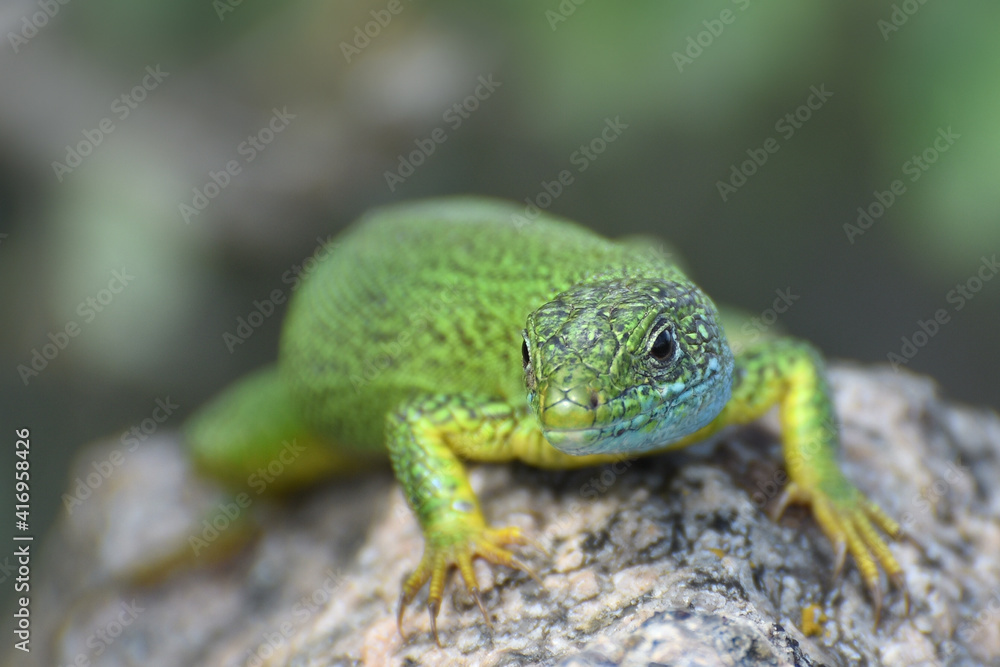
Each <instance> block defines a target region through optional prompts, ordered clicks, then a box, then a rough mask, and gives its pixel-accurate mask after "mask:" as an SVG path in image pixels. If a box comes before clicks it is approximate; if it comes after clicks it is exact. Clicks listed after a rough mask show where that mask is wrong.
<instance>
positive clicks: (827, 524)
mask: <svg viewBox="0 0 1000 667" xmlns="http://www.w3.org/2000/svg"><path fill="white" fill-rule="evenodd" d="M836 491H837V492H836V494H834V493H829V492H827V491H826V490H824V489H821V488H818V486H816V487H813V488H806V487H805V486H803V485H801V484H798V483H796V482H791V483H789V485H788V486H787V488H786V489H785V492H784V493H783V495H782V497H781V499H779V502H778V505H779V508H780V509H781V510H784V507H785V506H786V505H788V504H789V503H790V502H801V503H807V504H808V505H810V506H811V508H812V513H813V516H815V517H816V522H817V523H819V525H820V528H822V529H823V532H824V533H825V534H826V536H827V537H828V538H829V539H830V541H831V542H833V545H834V549H835V573H836V576H839V574H840V572H841V570H842V568H843V566H844V561H845V560H846V556H847V553H848V552H850V554H851V556H852V557H853V558H854V562H855V564H856V565H857V568H858V570H859V571H860V572H861V577H862V578H863V579H864V581H865V586H866V587H867V588H868V591H869V593H870V594H871V596H872V601H873V603H874V607H875V625H876V626H878V623H879V620H880V619H881V615H882V594H883V591H882V586H881V584H880V582H879V567H880V566H881V569H882V570H883V571H884V572H885V573H886V576H887V577H888V578H889V580H890V581H891V582H892V583H893V585H894V586H895V587H897V588H898V589H900V590H901V591H902V593H903V599H904V603H905V607H906V613H907V614H908V613H909V609H910V596H909V593H908V592H907V590H906V583H905V580H904V577H903V568H902V567H901V566H900V565H899V563H898V562H897V561H896V558H895V557H894V556H893V555H892V552H891V551H890V550H889V546H888V545H887V544H886V542H885V540H884V539H883V538H882V536H881V535H880V534H879V532H878V531H877V530H876V526H877V527H878V528H879V529H880V530H881V531H882V532H884V533H885V534H886V535H888V536H889V538H890V539H897V538H898V537H899V536H900V534H901V532H902V531H901V530H900V527H899V524H898V523H896V522H895V521H893V520H892V519H891V518H889V516H888V515H887V514H886V513H885V512H884V511H882V509H881V508H880V507H879V506H878V505H876V504H875V503H873V502H872V501H870V500H868V499H867V498H865V496H864V495H863V494H862V493H861V492H860V491H858V490H857V489H856V488H854V487H853V486H850V485H849V484H847V482H846V481H844V483H843V484H842V485H841V486H838V487H837V489H836Z"/></svg>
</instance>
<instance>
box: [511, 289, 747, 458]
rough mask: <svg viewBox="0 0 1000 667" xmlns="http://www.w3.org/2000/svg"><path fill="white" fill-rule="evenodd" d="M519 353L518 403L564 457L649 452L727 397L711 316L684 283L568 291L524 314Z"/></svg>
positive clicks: (727, 356) (724, 351)
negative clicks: (522, 400)
mask: <svg viewBox="0 0 1000 667" xmlns="http://www.w3.org/2000/svg"><path fill="white" fill-rule="evenodd" d="M521 351H522V356H523V362H524V375H525V386H526V389H527V393H528V404H529V405H530V406H531V409H532V411H533V412H534V414H535V416H536V417H537V418H538V421H539V424H540V425H541V427H542V431H543V433H544V435H545V438H546V439H547V440H548V441H549V443H550V444H551V445H552V446H553V447H555V448H556V449H558V450H560V451H562V452H565V453H567V454H575V455H585V454H610V453H636V454H637V453H641V452H644V451H649V450H652V449H656V448H658V447H661V446H664V445H667V444H669V443H670V442H672V441H674V440H677V439H679V438H682V437H684V436H686V435H688V434H690V433H693V432H695V431H697V430H698V429H700V428H701V427H703V426H705V425H706V424H708V423H709V422H710V421H711V420H712V419H713V418H714V417H715V416H716V415H717V414H718V413H719V412H720V411H721V410H722V408H723V406H725V404H726V402H727V401H728V400H729V396H730V386H731V382H732V373H733V355H732V352H731V351H730V349H729V345H728V343H727V342H726V336H725V334H724V332H723V331H722V327H721V325H720V324H719V323H718V313H717V311H716V309H715V306H714V305H713V304H712V302H711V300H709V298H708V297H707V296H706V295H705V294H704V293H703V292H702V291H701V290H700V289H698V288H697V287H696V286H695V285H694V284H692V283H690V282H686V281H674V280H670V281H667V280H655V279H616V280H607V281H594V282H587V283H583V284H580V285H577V286H575V287H573V288H572V289H570V290H567V291H566V292H563V293H562V294H559V295H558V296H557V297H556V298H555V299H553V300H552V301H549V302H548V303H546V304H545V305H543V306H542V307H541V308H539V309H538V310H536V311H535V312H533V313H532V314H531V315H529V316H528V322H527V326H526V328H525V330H524V344H523V346H522V350H521Z"/></svg>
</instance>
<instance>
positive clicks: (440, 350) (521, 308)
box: [279, 198, 679, 448]
mask: <svg viewBox="0 0 1000 667" xmlns="http://www.w3.org/2000/svg"><path fill="white" fill-rule="evenodd" d="M523 213H524V212H523V209H520V208H518V207H516V206H514V205H512V204H509V203H506V202H499V201H492V200H488V199H485V200H484V199H482V198H452V199H445V200H442V199H437V200H433V201H427V202H418V203H416V204H408V205H404V206H394V207H385V208H381V209H377V210H375V211H373V212H372V213H370V214H369V215H368V216H366V217H365V218H363V219H362V220H361V221H359V222H358V224H357V225H356V226H355V227H354V228H352V229H350V230H348V231H347V232H346V233H344V234H343V235H341V237H340V238H339V240H338V243H336V244H335V245H334V247H333V249H332V252H331V254H330V255H329V257H328V258H327V259H326V260H325V261H324V262H323V263H322V264H321V265H320V266H319V267H317V269H316V270H315V271H314V273H313V274H311V275H310V276H309V279H308V280H307V281H305V283H304V284H303V285H302V287H301V288H300V290H299V292H298V293H297V294H296V298H295V299H294V300H293V302H292V304H291V306H290V308H289V313H288V316H287V319H286V321H285V329H284V332H283V337H282V347H281V355H280V362H279V364H280V367H281V370H282V373H283V374H284V377H285V378H286V380H287V381H288V382H289V384H290V386H291V387H292V389H293V392H294V394H295V395H296V396H297V398H298V399H299V400H300V401H301V405H302V407H303V409H304V411H305V412H304V415H305V419H306V421H307V423H308V424H309V425H310V427H311V428H313V429H314V430H316V432H317V434H320V435H323V436H326V437H329V438H331V439H333V440H335V441H336V442H337V443H338V444H341V445H347V446H357V447H363V448H375V447H379V448H381V447H383V445H384V437H385V436H384V424H385V415H386V414H387V413H388V412H389V411H390V410H391V409H392V408H394V407H395V406H396V405H398V404H399V403H400V402H401V400H402V399H404V398H405V397H407V396H409V395H413V394H414V393H419V392H424V393H427V394H478V395H481V396H486V397H494V398H498V399H504V400H507V401H508V402H510V403H511V404H512V405H526V402H525V388H524V378H523V371H522V362H521V344H522V338H521V332H522V330H523V329H524V326H525V323H526V320H527V317H528V315H529V314H530V313H531V312H532V311H534V310H535V309H536V308H538V307H540V306H541V305H543V304H544V303H546V302H547V301H549V300H551V299H552V298H553V297H555V296H556V295H557V294H559V293H560V292H562V291H564V290H566V289H568V288H569V287H571V286H573V285H575V284H577V283H579V282H581V281H582V280H584V279H586V278H589V277H594V276H599V275H601V276H609V277H614V276H629V275H631V276H645V275H658V276H661V277H670V276H673V275H674V274H675V272H676V269H675V268H673V267H672V266H671V265H669V264H668V263H667V261H666V260H665V259H663V258H662V257H660V256H657V254H656V252H655V251H654V250H653V249H651V248H650V249H647V250H645V251H642V250H641V249H638V248H637V247H635V246H629V245H621V244H617V243H613V242H610V241H608V240H607V239H604V238H602V237H600V236H598V235H596V234H594V233H593V232H590V231H589V230H587V229H584V228H582V227H579V226H577V225H575V224H573V223H570V222H567V221H564V220H560V219H557V218H554V217H550V216H540V217H539V218H537V219H536V220H535V221H533V222H532V223H530V224H528V225H525V226H523V227H522V228H521V229H520V230H518V229H517V227H516V226H515V224H514V221H513V216H514V215H523ZM678 275H679V274H678Z"/></svg>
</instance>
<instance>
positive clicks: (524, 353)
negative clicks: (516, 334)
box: [521, 341, 531, 370]
mask: <svg viewBox="0 0 1000 667" xmlns="http://www.w3.org/2000/svg"><path fill="white" fill-rule="evenodd" d="M521 363H522V364H523V367H524V369H525V370H527V368H528V366H530V365H531V355H529V354H528V341H523V342H522V343H521Z"/></svg>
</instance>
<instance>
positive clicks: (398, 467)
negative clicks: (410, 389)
mask: <svg viewBox="0 0 1000 667" xmlns="http://www.w3.org/2000/svg"><path fill="white" fill-rule="evenodd" d="M518 421H519V420H518V416H517V414H516V411H515V410H514V409H513V408H512V407H511V406H509V405H506V404H504V403H501V402H496V401H488V400H483V399H478V398H476V397H469V396H423V397H417V398H413V399H410V400H408V401H405V402H404V403H403V404H402V405H400V406H399V407H398V408H397V409H396V410H395V411H394V412H392V413H390V414H389V415H388V417H387V424H386V438H387V441H388V449H389V456H390V459H391V461H392V467H393V470H394V471H395V474H396V478H397V479H398V480H399V482H400V484H401V485H402V487H403V493H404V494H405V496H406V500H407V503H408V504H409V505H410V508H411V509H412V510H413V512H414V514H416V516H417V519H418V521H419V522H420V528H421V531H422V532H423V536H424V554H423V558H422V559H421V561H420V564H419V565H418V566H417V569H416V570H415V571H414V572H413V574H411V575H410V576H409V578H408V579H407V580H406V581H405V582H404V584H403V591H402V595H401V596H400V601H399V609H398V613H397V623H398V624H399V626H400V634H402V618H403V611H404V609H405V607H406V605H407V604H409V603H410V602H411V601H412V600H413V598H414V597H415V596H416V594H417V592H418V591H419V590H420V589H421V588H423V586H424V584H425V583H427V582H428V580H429V581H430V590H429V593H428V601H427V607H428V611H429V613H430V618H431V630H432V632H433V633H434V639H435V641H437V642H438V644H440V640H439V639H438V634H437V625H436V622H435V619H436V617H437V613H438V611H439V610H440V607H441V597H442V594H443V592H444V585H445V577H446V575H447V573H448V571H449V570H450V569H451V568H452V567H457V568H458V570H459V572H460V573H461V575H462V579H463V580H464V582H465V586H466V588H467V589H468V591H469V593H470V594H471V595H472V597H473V598H474V599H475V600H476V603H477V604H478V605H479V608H480V610H481V611H482V613H483V616H484V618H486V622H487V624H489V622H490V621H489V616H488V614H487V613H486V610H485V608H484V607H483V604H482V601H481V599H480V595H479V585H478V583H477V582H476V576H475V573H474V571H473V568H472V559H473V558H477V557H478V558H484V559H486V560H488V561H490V562H491V563H496V564H501V565H508V566H511V567H515V568H518V569H521V570H524V571H526V572H528V573H529V574H531V575H532V576H533V577H535V575H534V574H533V573H532V572H531V570H530V569H528V567H527V566H526V565H524V563H522V562H521V561H520V560H518V559H517V557H516V556H514V555H513V554H512V553H511V552H510V551H508V550H507V549H506V548H505V546H506V545H509V544H524V543H526V541H527V540H526V538H525V537H524V536H523V535H522V533H521V531H520V529H518V528H516V527H508V528H499V529H497V528H491V527H489V526H488V525H487V524H486V520H485V519H484V518H483V514H482V511H481V510H480V508H479V501H478V500H477V498H476V495H475V493H473V491H472V487H471V486H470V485H469V479H468V477H467V476H466V473H465V469H464V467H463V465H462V463H461V461H460V460H459V457H460V456H461V457H462V458H471V459H478V460H488V461H505V460H510V459H511V458H512V453H511V447H510V444H511V442H512V437H511V436H512V434H515V433H516V432H518V429H517V428H516V427H517V424H518ZM535 578H536V579H537V577H535Z"/></svg>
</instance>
